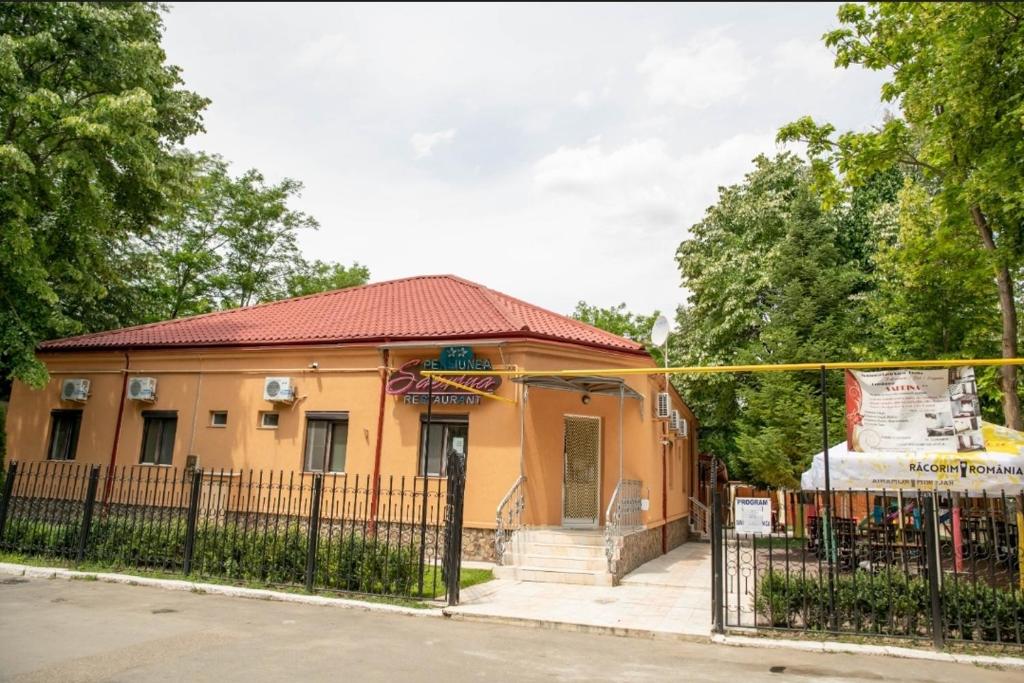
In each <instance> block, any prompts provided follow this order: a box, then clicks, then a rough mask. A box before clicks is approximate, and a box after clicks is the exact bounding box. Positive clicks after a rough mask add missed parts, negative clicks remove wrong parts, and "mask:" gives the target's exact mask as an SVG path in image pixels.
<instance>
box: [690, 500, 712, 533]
mask: <svg viewBox="0 0 1024 683" xmlns="http://www.w3.org/2000/svg"><path fill="white" fill-rule="evenodd" d="M690 507H691V508H692V510H693V511H694V512H695V513H696V514H694V515H693V518H694V520H695V522H696V524H695V525H694V526H695V527H696V529H695V530H696V531H698V532H699V533H700V534H702V535H704V536H709V535H710V534H711V515H710V509H709V508H708V506H707V505H705V504H704V503H702V502H700V501H699V500H697V499H696V498H690Z"/></svg>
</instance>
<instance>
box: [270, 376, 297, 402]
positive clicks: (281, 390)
mask: <svg viewBox="0 0 1024 683" xmlns="http://www.w3.org/2000/svg"><path fill="white" fill-rule="evenodd" d="M263 400H264V401H273V402H274V403H291V402H292V401H294V400H295V385H294V384H292V380H291V377H267V378H266V379H265V380H263Z"/></svg>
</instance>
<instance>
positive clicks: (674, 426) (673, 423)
mask: <svg viewBox="0 0 1024 683" xmlns="http://www.w3.org/2000/svg"><path fill="white" fill-rule="evenodd" d="M668 430H669V431H670V432H677V431H679V411H678V410H673V411H672V412H671V413H669V414H668Z"/></svg>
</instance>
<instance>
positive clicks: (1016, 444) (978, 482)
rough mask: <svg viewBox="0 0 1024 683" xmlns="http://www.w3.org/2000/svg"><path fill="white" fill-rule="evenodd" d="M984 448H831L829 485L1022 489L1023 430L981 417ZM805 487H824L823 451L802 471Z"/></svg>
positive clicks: (977, 492) (1008, 491) (976, 490)
mask: <svg viewBox="0 0 1024 683" xmlns="http://www.w3.org/2000/svg"><path fill="white" fill-rule="evenodd" d="M982 431H983V433H984V436H985V444H986V446H987V450H984V451H974V452H968V453H855V452H850V451H849V450H848V449H847V445H846V442H845V441H844V442H842V443H839V444H836V445H835V446H833V447H831V448H829V478H830V483H831V485H832V489H833V490H836V491H841V490H844V489H853V490H861V491H863V490H870V491H882V490H886V491H897V490H907V489H911V490H915V491H918V490H920V491H931V490H938V491H947V490H948V491H952V492H956V493H965V494H967V495H979V496H980V495H982V494H983V493H987V494H988V495H993V494H995V495H998V494H1000V493H1005V494H1006V495H1017V494H1020V493H1022V492H1024V434H1021V433H1020V432H1015V431H1013V430H1010V429H1006V428H1004V427H998V426H996V425H991V424H988V423H983V426H982ZM800 487H801V488H802V489H804V490H820V489H824V488H825V455H824V452H822V453H818V454H817V455H815V456H814V458H813V459H812V461H811V467H810V469H809V470H807V471H806V472H804V473H803V475H802V476H801V477H800Z"/></svg>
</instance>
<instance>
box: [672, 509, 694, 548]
mask: <svg viewBox="0 0 1024 683" xmlns="http://www.w3.org/2000/svg"><path fill="white" fill-rule="evenodd" d="M688 540H690V517H689V516H686V517H680V518H679V519H675V520H672V521H671V522H669V523H668V549H669V550H672V549H673V548H678V547H679V546H681V545H682V544H684V543H686V542H687V541H688Z"/></svg>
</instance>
